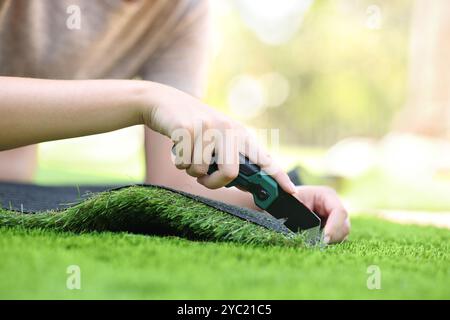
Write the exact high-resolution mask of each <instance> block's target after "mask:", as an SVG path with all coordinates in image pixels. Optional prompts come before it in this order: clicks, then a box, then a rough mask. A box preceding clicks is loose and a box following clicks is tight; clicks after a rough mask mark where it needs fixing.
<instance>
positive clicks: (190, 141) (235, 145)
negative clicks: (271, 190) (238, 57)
mask: <svg viewBox="0 0 450 320" xmlns="http://www.w3.org/2000/svg"><path fill="white" fill-rule="evenodd" d="M152 86H153V89H152V90H151V92H150V95H149V97H152V98H151V99H153V100H152V101H153V102H152V103H151V106H150V107H147V108H144V109H143V119H144V122H145V124H146V125H147V126H148V127H149V128H150V129H152V130H154V131H157V132H159V133H161V134H163V135H165V136H167V137H169V138H171V139H172V140H173V142H174V143H175V146H176V152H175V153H176V155H175V165H176V167H177V168H178V169H181V170H186V172H187V173H188V174H189V175H190V176H193V177H196V178H197V181H198V182H199V183H200V184H202V185H204V186H205V187H207V188H209V189H217V188H221V187H223V186H225V185H227V184H228V183H230V182H231V181H233V180H234V179H235V178H236V177H237V176H238V174H239V153H242V154H245V155H246V156H247V157H248V158H249V159H250V160H251V161H252V162H253V163H255V164H257V165H259V166H260V167H261V169H263V170H265V171H266V172H267V173H269V174H270V175H271V176H272V177H273V178H274V179H275V180H277V182H278V183H279V184H280V186H281V187H282V188H283V189H284V190H285V191H286V192H288V193H291V194H292V193H294V192H295V191H296V189H295V186H294V185H293V183H292V182H291V181H290V179H289V177H288V175H287V174H286V173H285V172H284V171H283V170H282V169H281V168H280V166H278V165H277V164H276V163H275V162H274V161H273V160H272V158H271V157H270V155H269V154H268V153H267V152H265V151H264V150H263V149H262V148H261V147H260V146H259V145H258V144H257V143H256V142H255V140H254V139H253V138H252V137H251V136H250V134H249V132H248V131H247V130H246V129H245V128H244V127H243V126H242V125H241V124H239V123H238V122H236V121H234V120H232V119H230V118H228V117H226V116H225V115H223V114H221V113H219V112H218V111H216V110H213V109H212V108H210V107H209V106H207V105H205V104H203V103H202V102H200V101H199V100H197V99H195V98H193V97H192V96H190V95H187V94H185V93H183V92H181V91H179V90H176V89H174V88H171V87H167V86H164V85H160V84H154V83H153V84H152ZM213 153H214V154H215V157H216V162H217V164H218V169H219V170H218V171H216V172H214V173H212V174H211V175H208V174H207V172H208V168H209V165H210V163H211V160H212V155H213Z"/></svg>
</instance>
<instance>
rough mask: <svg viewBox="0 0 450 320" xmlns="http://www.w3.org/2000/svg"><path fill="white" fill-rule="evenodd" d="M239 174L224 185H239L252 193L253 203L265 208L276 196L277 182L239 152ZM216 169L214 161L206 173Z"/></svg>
mask: <svg viewBox="0 0 450 320" xmlns="http://www.w3.org/2000/svg"><path fill="white" fill-rule="evenodd" d="M239 158H240V159H239V175H238V176H237V177H236V179H234V180H233V181H232V182H231V183H229V184H228V185H227V186H226V187H227V188H230V187H240V188H242V189H244V190H247V191H248V192H250V193H252V195H253V200H254V202H255V204H256V205H257V206H258V207H259V208H261V209H263V210H266V209H267V208H268V207H269V206H270V205H271V204H272V202H273V201H275V199H276V198H277V197H278V183H277V182H276V181H275V180H274V179H273V178H272V177H271V176H269V175H268V174H267V173H266V172H264V171H263V170H261V168H260V167H259V166H258V165H256V164H254V163H252V162H251V161H250V160H249V159H248V158H247V157H246V156H244V155H243V154H239ZM217 170H218V166H217V164H216V163H215V162H214V163H212V164H211V165H210V166H209V170H208V174H211V173H213V172H215V171H217Z"/></svg>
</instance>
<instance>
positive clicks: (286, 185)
mask: <svg viewBox="0 0 450 320" xmlns="http://www.w3.org/2000/svg"><path fill="white" fill-rule="evenodd" d="M255 154H256V156H255ZM247 157H248V158H249V160H250V161H252V162H253V163H255V164H257V165H258V166H259V167H260V168H261V169H262V170H263V171H264V172H265V173H267V174H269V175H270V176H271V177H272V178H274V179H275V181H276V182H278V184H279V185H280V187H281V188H282V189H283V190H284V191H286V192H287V193H289V194H294V193H295V192H296V191H297V189H296V188H295V185H294V183H292V181H291V179H290V178H289V176H288V175H287V173H286V172H285V171H284V170H283V169H282V168H281V167H280V166H279V165H278V164H277V163H276V162H275V161H274V160H273V159H272V158H271V157H270V155H269V154H268V153H266V152H265V151H263V150H262V149H261V148H258V149H257V152H256V153H254V152H250V153H249V154H248V155H247Z"/></svg>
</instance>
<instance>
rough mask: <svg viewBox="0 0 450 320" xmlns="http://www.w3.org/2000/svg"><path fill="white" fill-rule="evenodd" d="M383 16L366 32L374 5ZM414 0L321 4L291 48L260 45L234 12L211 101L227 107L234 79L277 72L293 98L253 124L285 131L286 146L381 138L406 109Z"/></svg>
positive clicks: (226, 23) (226, 19) (226, 21)
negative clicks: (356, 138) (370, 8)
mask: <svg viewBox="0 0 450 320" xmlns="http://www.w3.org/2000/svg"><path fill="white" fill-rule="evenodd" d="M370 5H377V6H379V8H380V9H381V13H382V25H381V28H380V29H377V30H371V29H369V28H367V27H366V19H367V18H368V16H367V8H368V7H369V6H370ZM412 5H413V1H409V0H395V1H387V0H384V1H375V2H374V1H369V0H345V1H342V0H318V1H315V2H314V3H313V5H312V7H311V8H310V9H309V11H308V12H307V13H306V15H305V17H304V21H303V23H302V26H301V28H300V30H299V31H298V32H297V33H296V34H295V36H294V37H293V38H292V39H291V40H290V41H289V42H287V43H285V44H283V45H279V46H271V45H267V44H264V43H263V42H261V41H260V40H259V39H258V37H257V36H256V35H255V33H254V32H253V31H252V30H250V29H249V28H248V27H247V26H246V24H245V23H244V21H243V20H242V19H241V18H240V16H239V12H238V11H237V10H231V12H230V13H229V14H227V15H224V16H223V17H222V18H221V21H220V24H221V25H222V29H223V30H224V31H223V32H224V40H223V42H224V43H223V47H222V50H221V51H220V53H219V54H218V56H217V57H216V58H215V59H214V62H213V63H212V65H211V75H210V78H209V90H208V97H207V101H208V102H209V103H211V104H213V105H216V106H219V107H221V108H222V109H223V110H227V91H228V87H229V83H230V80H231V79H232V78H233V77H235V76H236V75H239V74H242V73H247V74H251V75H254V76H259V75H261V74H264V73H267V72H272V71H276V72H279V73H281V74H283V75H284V76H286V77H287V79H288V80H289V82H290V85H291V90H290V96H289V98H288V100H287V101H286V102H285V104H284V105H282V106H281V107H279V108H270V109H267V110H266V111H265V112H264V113H263V114H261V115H260V116H257V117H255V118H253V119H251V121H248V123H247V124H249V125H252V126H255V127H261V128H280V129H281V142H282V143H285V144H286V143H288V144H293V143H295V144H297V143H302V144H309V145H326V146H327V145H330V144H332V143H334V142H336V141H338V140H340V139H342V138H344V137H347V136H352V135H365V136H374V137H379V136H382V135H383V134H384V133H386V132H387V131H388V130H389V128H390V126H391V123H392V120H393V117H394V116H395V114H396V112H397V111H398V110H399V109H400V108H401V107H402V106H403V103H404V101H405V94H406V92H405V91H406V84H407V60H408V59H407V57H408V39H409V24H410V16H411V9H412Z"/></svg>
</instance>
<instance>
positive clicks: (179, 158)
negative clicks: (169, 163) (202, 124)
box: [173, 134, 194, 170]
mask: <svg viewBox="0 0 450 320" xmlns="http://www.w3.org/2000/svg"><path fill="white" fill-rule="evenodd" d="M193 147H194V145H193V139H192V138H191V137H190V136H188V135H187V134H186V135H185V136H183V138H182V139H180V140H179V141H175V145H174V147H173V150H174V155H175V159H174V162H175V167H177V169H180V170H184V169H187V168H189V166H190V165H191V159H192V149H193Z"/></svg>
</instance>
